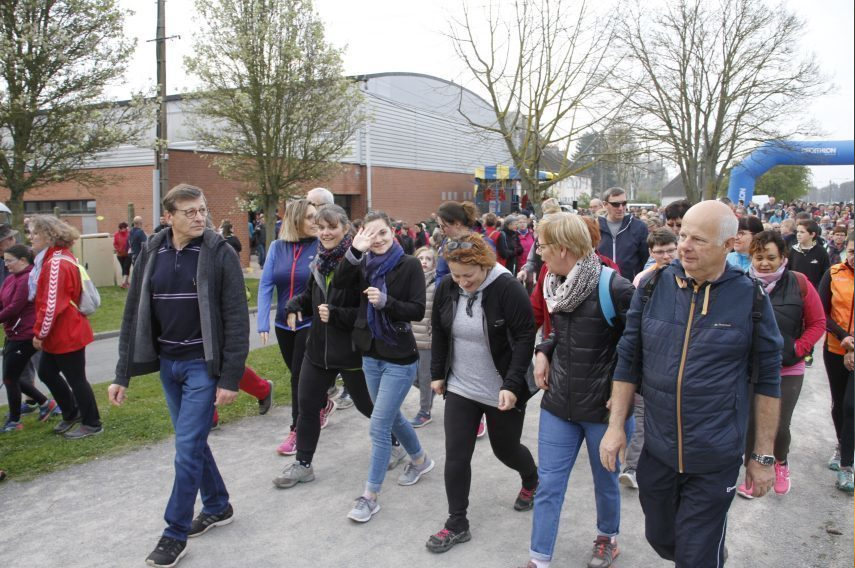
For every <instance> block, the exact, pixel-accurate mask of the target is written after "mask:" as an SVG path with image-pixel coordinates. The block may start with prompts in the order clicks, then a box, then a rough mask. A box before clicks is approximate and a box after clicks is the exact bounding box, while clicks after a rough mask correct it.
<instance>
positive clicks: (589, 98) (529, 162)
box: [450, 0, 615, 207]
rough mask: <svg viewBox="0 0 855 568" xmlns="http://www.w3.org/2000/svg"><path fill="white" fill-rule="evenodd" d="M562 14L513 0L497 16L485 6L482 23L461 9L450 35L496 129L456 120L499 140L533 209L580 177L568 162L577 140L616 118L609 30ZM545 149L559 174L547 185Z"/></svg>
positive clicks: (560, 8)
mask: <svg viewBox="0 0 855 568" xmlns="http://www.w3.org/2000/svg"><path fill="white" fill-rule="evenodd" d="M567 6H568V3H562V2H558V1H556V2H553V1H550V0H518V1H517V2H515V3H514V4H513V9H512V10H511V11H510V14H503V13H502V12H501V9H500V8H499V6H498V4H496V3H491V4H490V5H489V6H488V7H487V8H486V10H485V12H486V13H485V14H484V17H483V18H482V17H481V15H480V14H478V15H475V16H473V15H472V14H471V13H470V11H469V9H468V8H467V7H466V4H464V5H463V15H462V17H461V19H460V20H459V21H455V22H454V23H453V24H452V29H451V34H450V35H451V39H452V41H453V42H454V46H455V49H456V51H457V53H458V55H459V56H460V58H461V59H462V60H463V62H464V63H465V64H466V66H467V67H468V69H469V71H470V72H471V73H472V76H473V77H474V79H475V81H476V82H477V84H478V85H479V86H480V87H481V88H482V89H483V90H484V91H485V92H486V95H487V100H488V101H489V103H490V105H491V107H492V109H493V111H494V113H495V117H496V121H495V122H493V123H489V124H486V123H484V122H483V121H482V122H478V121H476V120H474V119H472V118H470V117H469V116H466V115H465V113H463V111H462V110H461V113H463V114H464V117H465V118H466V119H467V120H468V121H469V123H470V124H471V125H472V126H473V127H476V128H477V129H479V130H482V131H484V132H488V133H494V134H498V135H500V136H501V137H502V139H503V140H504V141H505V144H506V146H507V149H508V152H509V153H510V155H511V158H512V160H513V162H514V165H515V166H516V167H517V169H518V170H519V174H520V181H521V184H522V188H523V190H524V191H525V193H526V194H527V195H528V197H529V200H530V201H531V202H532V204H533V205H535V206H536V207H539V204H540V201H541V197H542V196H543V195H544V194H545V192H546V191H547V190H548V189H549V187H550V186H551V185H553V184H555V183H558V182H560V181H561V180H562V179H565V178H567V177H569V176H571V175H574V174H576V173H579V171H581V170H582V169H584V166H583V167H575V166H574V165H573V163H572V162H571V161H570V160H568V156H569V155H570V152H571V150H572V149H573V145H574V143H575V140H576V138H577V136H579V135H581V133H583V132H584V131H586V130H589V129H592V128H594V127H596V126H598V125H603V124H605V123H607V122H608V120H609V118H610V117H611V116H613V114H614V110H615V109H614V108H611V109H609V110H603V109H604V108H606V107H604V106H603V105H604V103H605V102H606V101H605V98H604V95H605V90H604V89H603V87H604V86H605V81H604V79H605V78H606V77H607V76H608V74H609V72H610V67H609V63H608V60H607V55H608V48H609V45H610V44H611V42H612V39H613V30H612V28H611V26H610V25H609V24H603V23H601V22H598V21H596V20H595V19H594V18H592V17H590V16H589V14H588V12H587V10H586V5H585V3H582V4H581V6H580V7H579V8H578V10H577V11H575V12H573V13H572V14H570V13H568V12H569V10H570V9H569V8H567ZM482 28H485V29H483V30H482ZM547 147H554V148H558V149H559V152H558V153H559V154H560V167H559V168H558V171H557V172H554V173H555V177H553V178H552V179H549V180H540V179H538V171H539V169H540V164H541V160H542V158H543V156H544V152H545V150H546V148H547Z"/></svg>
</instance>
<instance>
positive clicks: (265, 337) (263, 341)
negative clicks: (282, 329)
mask: <svg viewBox="0 0 855 568" xmlns="http://www.w3.org/2000/svg"><path fill="white" fill-rule="evenodd" d="M258 336H259V337H260V338H261V344H262V345H267V340H268V339H270V334H269V333H267V332H266V331H260V332H258Z"/></svg>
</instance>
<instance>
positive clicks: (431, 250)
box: [413, 247, 436, 268]
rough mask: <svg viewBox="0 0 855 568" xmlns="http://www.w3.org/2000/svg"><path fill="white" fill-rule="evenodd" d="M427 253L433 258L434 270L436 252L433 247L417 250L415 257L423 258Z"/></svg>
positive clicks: (434, 266)
mask: <svg viewBox="0 0 855 568" xmlns="http://www.w3.org/2000/svg"><path fill="white" fill-rule="evenodd" d="M426 252H428V253H430V255H431V257H433V268H436V251H435V250H434V249H432V248H431V247H421V248H419V249H418V250H416V252H414V253H413V256H414V257H416V258H418V257H419V256H421V255H422V254H423V253H426Z"/></svg>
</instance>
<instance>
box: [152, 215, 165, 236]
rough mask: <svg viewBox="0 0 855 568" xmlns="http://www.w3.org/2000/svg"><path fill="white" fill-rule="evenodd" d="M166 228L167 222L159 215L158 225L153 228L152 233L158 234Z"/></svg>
mask: <svg viewBox="0 0 855 568" xmlns="http://www.w3.org/2000/svg"><path fill="white" fill-rule="evenodd" d="M167 227H169V222H168V221H167V220H166V216H165V215H161V216H160V223H158V225H157V227H155V228H154V232H155V233H159V232H161V231H162V230H164V229H166V228H167Z"/></svg>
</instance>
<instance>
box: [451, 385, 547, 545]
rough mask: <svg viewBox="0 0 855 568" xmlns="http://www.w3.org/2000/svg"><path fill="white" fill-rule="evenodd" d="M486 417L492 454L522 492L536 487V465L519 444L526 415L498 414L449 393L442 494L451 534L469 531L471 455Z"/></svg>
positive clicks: (478, 403)
mask: <svg viewBox="0 0 855 568" xmlns="http://www.w3.org/2000/svg"><path fill="white" fill-rule="evenodd" d="M482 414H483V415H486V416H487V434H488V435H489V436H490V446H491V447H492V449H493V453H494V454H495V455H496V457H497V458H498V459H499V461H501V462H502V463H503V464H505V465H506V466H508V467H509V468H511V469H513V470H516V471H517V472H519V474H520V478H521V479H522V486H523V487H524V488H525V489H528V490H533V489H535V488H536V487H537V465H535V463H534V458H533V457H531V452H530V451H529V450H528V448H527V447H525V446H524V445H522V444H521V443H520V436H521V435H522V429H523V422H524V421H525V412H521V411H518V410H516V409H513V410H507V411H501V410H499V409H498V408H496V407H495V406H488V405H486V404H481V403H480V402H475V401H474V400H470V399H468V398H465V397H463V396H460V395H457V394H454V393H453V392H450V393H448V394H447V395H446V399H445V494H446V496H447V497H448V520H447V521H446V523H445V528H447V529H448V530H451V531H454V532H460V531H463V530H468V529H469V520H468V519H467V518H466V510H467V509H468V508H469V487H470V485H471V484H472V453H473V452H474V451H475V441H476V439H477V438H476V434H477V432H478V423H479V422H480V421H481V415H482Z"/></svg>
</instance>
